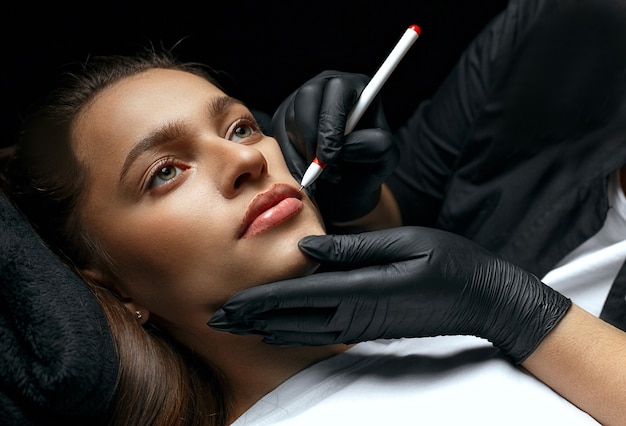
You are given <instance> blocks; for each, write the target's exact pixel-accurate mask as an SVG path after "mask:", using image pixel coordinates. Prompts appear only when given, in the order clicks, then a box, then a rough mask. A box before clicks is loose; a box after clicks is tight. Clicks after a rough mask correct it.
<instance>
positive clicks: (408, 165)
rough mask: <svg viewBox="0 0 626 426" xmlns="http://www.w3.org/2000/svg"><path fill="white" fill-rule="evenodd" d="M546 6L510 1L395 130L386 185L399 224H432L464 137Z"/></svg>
mask: <svg viewBox="0 0 626 426" xmlns="http://www.w3.org/2000/svg"><path fill="white" fill-rule="evenodd" d="M547 3H548V2H546V1H511V2H510V4H509V5H508V6H507V8H506V9H505V10H504V11H503V12H501V13H500V14H499V15H498V16H496V17H495V18H494V19H493V20H492V21H491V22H490V23H489V24H488V25H487V26H486V27H485V29H483V30H482V32H481V33H480V34H479V35H478V36H477V37H476V38H475V39H474V40H473V41H472V43H471V44H470V45H469V46H468V48H467V49H466V50H465V52H464V53H463V55H462V56H461V58H460V60H459V62H458V63H457V64H456V66H455V68H454V69H453V70H452V72H451V73H450V74H449V75H448V77H447V78H446V79H445V81H444V82H443V84H442V86H441V87H440V88H439V89H438V90H437V92H436V93H435V95H434V96H433V98H432V99H430V100H427V101H424V102H423V103H422V104H420V105H419V107H418V108H417V109H416V111H415V113H414V114H413V115H412V116H411V117H410V118H409V120H407V122H406V123H405V124H404V125H403V126H402V127H401V128H400V129H399V130H398V131H397V133H396V135H395V136H396V141H397V143H398V145H399V148H400V152H401V153H402V155H401V158H400V163H399V165H398V167H397V169H396V172H395V173H394V175H393V176H392V177H391V178H390V180H389V181H388V185H389V187H390V188H391V190H392V192H393V193H394V196H395V198H396V200H397V201H398V203H399V205H400V210H401V212H402V217H403V222H404V224H407V225H408V224H421V225H434V224H435V222H436V218H437V215H438V213H439V208H440V206H441V203H442V200H443V199H444V198H445V191H446V187H447V182H448V179H449V178H450V176H451V175H452V174H453V172H454V166H455V161H456V159H457V157H458V156H459V154H460V153H461V151H462V150H463V147H464V141H465V138H466V135H467V134H468V133H469V132H470V130H471V128H472V126H473V124H474V122H475V120H476V119H477V117H478V116H479V114H480V113H481V108H482V107H483V105H484V104H485V103H486V100H487V99H488V97H489V93H490V88H491V87H493V85H494V84H495V83H496V82H497V80H498V79H499V77H500V75H501V74H502V72H503V70H504V69H505V68H506V65H507V63H508V62H509V60H510V58H511V57H512V56H513V55H514V53H515V50H516V47H517V46H518V44H519V43H521V41H522V40H523V39H524V35H525V34H526V32H527V31H530V29H531V27H532V23H533V22H534V19H535V17H536V16H537V14H538V12H539V11H540V10H541V8H543V7H545V5H546V4H547Z"/></svg>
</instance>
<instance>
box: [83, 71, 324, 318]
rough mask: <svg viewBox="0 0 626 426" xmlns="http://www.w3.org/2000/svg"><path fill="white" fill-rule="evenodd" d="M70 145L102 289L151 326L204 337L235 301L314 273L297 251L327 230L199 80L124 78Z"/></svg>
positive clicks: (247, 121) (161, 75)
mask: <svg viewBox="0 0 626 426" xmlns="http://www.w3.org/2000/svg"><path fill="white" fill-rule="evenodd" d="M72 140H73V144H74V145H73V146H74V149H75V151H76V154H77V156H78V159H79V161H81V163H83V164H84V166H85V167H86V168H87V170H88V183H87V187H86V188H85V193H86V199H85V201H84V203H83V204H82V205H81V210H80V212H81V219H82V220H83V223H84V225H85V229H87V230H88V232H89V233H91V234H92V235H93V237H95V239H96V240H98V241H99V242H100V244H101V245H102V246H103V247H104V249H105V250H106V252H108V254H109V255H110V256H111V258H112V259H113V263H114V264H115V265H116V266H117V271H116V272H117V276H118V277H119V278H118V279H119V280H120V281H119V282H115V283H109V284H113V285H114V286H115V287H116V288H117V289H118V290H119V292H120V293H121V295H122V296H124V297H127V298H130V299H132V300H133V301H134V302H136V303H138V304H140V305H141V306H142V307H144V308H145V309H147V310H148V311H149V312H150V314H151V315H152V316H153V318H154V316H157V317H158V318H160V319H161V320H165V321H166V322H167V323H170V324H173V325H181V326H196V327H198V326H202V327H206V321H207V320H208V318H209V317H210V315H211V314H212V313H213V311H214V310H215V309H217V308H218V307H219V306H221V305H222V304H223V302H225V301H226V300H227V299H228V298H229V297H230V296H232V295H233V294H234V293H235V292H236V291H239V290H242V289H244V288H248V287H251V286H255V285H259V284H262V283H266V282H270V281H275V280H279V279H284V278H290V277H294V276H299V275H303V274H307V273H311V272H313V270H314V269H315V265H314V264H313V263H312V262H311V261H310V260H308V259H307V258H306V257H305V256H304V255H303V254H302V253H301V252H300V251H299V249H298V247H297V243H298V240H300V239H301V238H302V237H304V236H306V235H311V234H317V235H319V234H323V233H324V228H323V225H322V222H321V219H320V217H319V215H318V212H317V210H316V209H315V207H314V205H313V203H312V202H311V200H310V199H308V198H307V197H306V195H305V194H304V192H298V188H299V185H298V183H297V182H296V181H295V180H294V179H293V177H292V176H291V175H290V173H289V171H288V169H287V166H286V164H285V162H284V159H283V156H282V153H281V151H280V149H279V146H278V144H277V142H276V140H274V139H273V138H270V137H267V136H265V135H263V134H262V133H261V131H260V130H259V128H258V126H257V125H256V124H255V122H254V119H253V117H252V115H251V113H250V111H249V110H248V109H247V108H246V107H245V106H244V105H242V104H241V103H239V102H238V101H236V100H234V99H232V98H229V97H227V96H226V95H225V94H224V93H223V92H222V91H221V90H219V89H218V88H217V87H215V86H214V85H212V84H211V83H209V82H208V81H206V80H204V79H202V78H201V77H198V76H195V75H193V74H190V73H185V72H182V71H176V70H165V69H154V70H150V71H148V72H145V73H143V74H140V75H137V76H134V77H131V78H127V79H125V80H123V81H121V82H119V83H118V84H116V85H114V86H112V87H110V88H107V89H106V90H104V91H103V92H102V93H101V94H100V95H99V96H98V97H97V98H96V99H95V101H94V102H93V103H92V104H90V105H89V106H88V107H87V108H86V110H85V111H84V113H83V114H81V115H80V116H79V118H78V119H77V121H76V123H75V125H74V127H73V133H72Z"/></svg>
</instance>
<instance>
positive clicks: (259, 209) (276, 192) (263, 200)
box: [239, 183, 302, 238]
mask: <svg viewBox="0 0 626 426" xmlns="http://www.w3.org/2000/svg"><path fill="white" fill-rule="evenodd" d="M286 198H297V199H299V200H300V199H302V195H301V194H300V192H299V191H298V190H297V189H296V188H294V187H293V186H290V185H287V184H284V183H276V184H274V185H272V186H271V187H270V188H269V189H268V190H267V191H265V192H261V193H260V194H257V195H256V196H255V197H254V198H253V199H252V201H250V204H248V209H247V211H246V214H245V215H244V217H243V220H242V221H241V227H240V228H239V238H241V236H242V235H243V234H244V233H245V232H246V230H247V229H248V227H249V226H250V224H251V223H252V222H253V221H254V219H256V218H257V217H258V216H259V215H260V214H261V213H263V212H264V211H266V210H267V209H269V208H271V207H273V206H275V205H276V204H278V203H280V202H281V201H282V200H284V199H286Z"/></svg>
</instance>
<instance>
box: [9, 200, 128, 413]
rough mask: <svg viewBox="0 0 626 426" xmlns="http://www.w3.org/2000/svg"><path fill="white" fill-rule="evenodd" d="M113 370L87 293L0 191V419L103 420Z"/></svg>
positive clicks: (107, 338)
mask: <svg viewBox="0 0 626 426" xmlns="http://www.w3.org/2000/svg"><path fill="white" fill-rule="evenodd" d="M116 376H117V358H116V355H115V352H114V347H113V342H112V339H111V335H110V330H109V327H108V325H107V323H106V320H105V317H104V313H103V312H102V310H101V309H100V307H99V305H98V303H97V301H96V299H95V297H94V296H93V295H92V293H91V292H90V290H89V289H88V288H87V287H86V286H85V284H84V283H83V282H82V281H81V280H80V278H79V277H78V276H77V275H76V274H75V273H74V272H73V271H71V270H70V268H68V267H67V266H66V265H65V264H64V263H63V262H61V260H60V259H59V258H58V257H57V256H56V255H55V254H54V253H53V252H52V251H50V250H49V249H48V248H47V247H46V246H45V245H44V243H43V242H42V240H41V239H40V238H39V237H38V236H37V234H36V233H35V232H34V231H33V229H32V228H31V227H30V226H29V225H28V223H27V222H26V221H25V220H24V219H23V218H22V217H21V216H20V214H19V213H18V212H17V211H16V209H15V208H13V206H12V205H11V204H10V203H9V202H8V201H7V199H6V198H5V196H4V195H2V194H1V193H0V416H1V418H0V424H3V425H29V424H33V425H47V424H75V423H77V422H79V423H82V424H98V423H100V424H104V423H106V418H107V416H108V414H109V405H110V401H111V397H112V395H113V391H114V386H115V380H116Z"/></svg>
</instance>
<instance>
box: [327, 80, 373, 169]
mask: <svg viewBox="0 0 626 426" xmlns="http://www.w3.org/2000/svg"><path fill="white" fill-rule="evenodd" d="M368 80H369V78H368V77H366V76H364V75H360V74H351V75H349V76H345V77H343V76H338V77H336V78H331V79H329V80H328V82H327V83H326V87H325V88H324V97H323V98H322V104H321V107H320V110H319V125H318V135H317V150H316V155H317V158H318V159H319V160H320V161H322V162H324V163H326V164H330V163H332V162H333V161H334V160H335V158H336V157H337V155H338V153H339V151H341V147H342V144H343V141H344V133H345V128H346V121H347V120H348V115H349V113H350V111H351V110H352V107H353V106H354V104H355V103H356V101H357V99H358V97H359V95H360V94H361V92H362V91H363V89H364V88H365V85H366V84H367V81H368Z"/></svg>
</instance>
